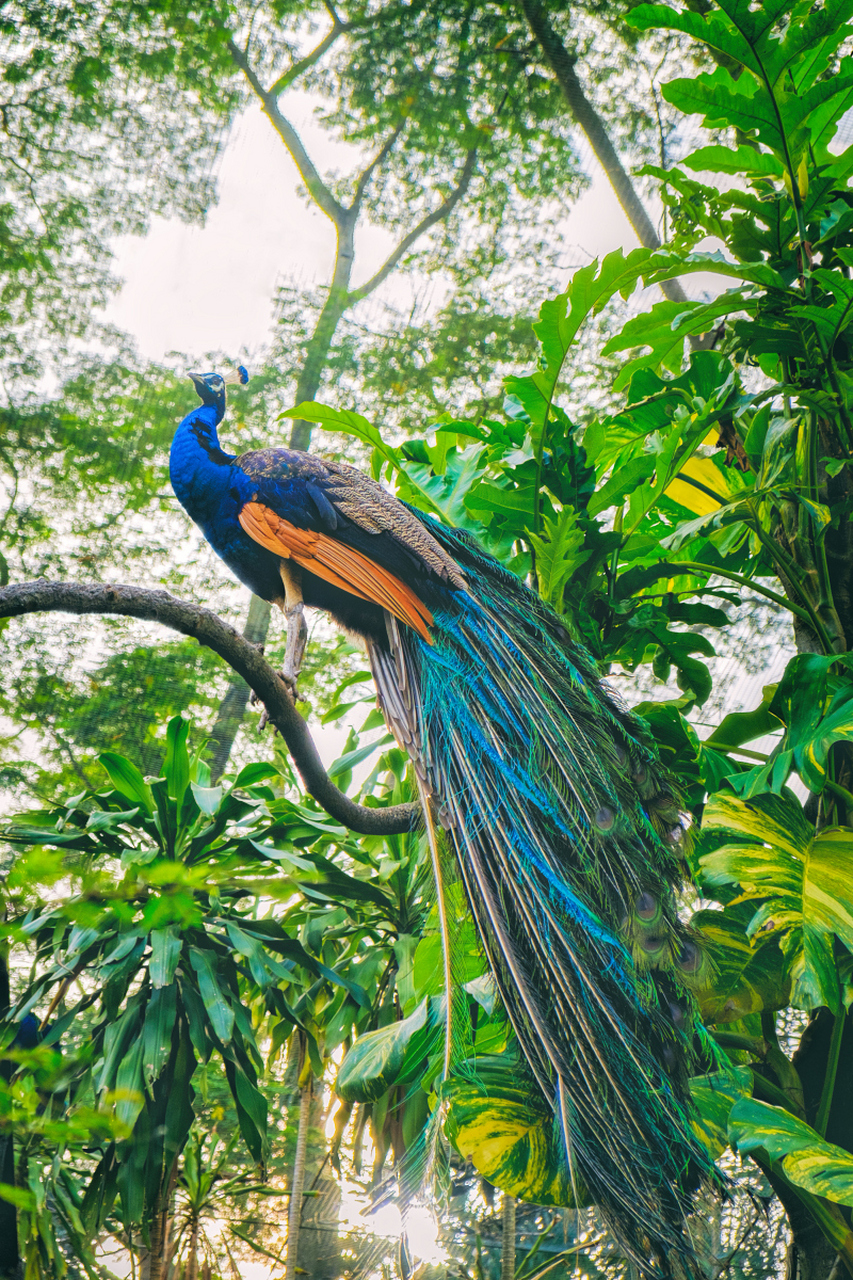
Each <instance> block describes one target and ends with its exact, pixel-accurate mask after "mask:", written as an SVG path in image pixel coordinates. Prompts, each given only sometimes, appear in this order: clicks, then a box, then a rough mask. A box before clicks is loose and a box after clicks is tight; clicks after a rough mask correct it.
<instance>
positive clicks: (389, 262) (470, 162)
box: [349, 147, 477, 306]
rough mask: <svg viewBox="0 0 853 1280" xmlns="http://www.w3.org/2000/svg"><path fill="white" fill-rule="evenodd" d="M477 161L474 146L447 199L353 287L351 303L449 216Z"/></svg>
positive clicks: (375, 286) (387, 272)
mask: <svg viewBox="0 0 853 1280" xmlns="http://www.w3.org/2000/svg"><path fill="white" fill-rule="evenodd" d="M476 163H477V148H476V147H472V148H471V150H470V151H468V152H467V153H466V155H465V163H464V164H463V166H462V172H461V174H460V175H459V181H458V182H457V184H456V186H455V187H454V188H453V190H452V191H451V193H450V195H449V196H448V197H447V199H446V200H443V201H442V203H441V204H440V205H439V206H438V208H437V209H434V210H433V211H432V213H428V214H427V215H426V217H425V218H421V220H420V222H419V223H418V224H417V226H415V227H413V228H412V230H411V231H410V232H409V234H408V235H407V236H404V237H403V239H402V240H401V241H400V243H399V244H398V245H397V247H396V249H394V250H393V252H392V253H390V254H389V256H388V257H387V258H386V259H385V261H384V263H383V264H382V266H381V267H380V268H379V270H378V271H377V272H376V274H375V275H372V276H371V277H370V279H369V280H367V281H366V282H365V283H364V284H363V285H360V286H359V288H358V289H353V290H352V292H351V293H350V295H349V305H350V306H354V305H355V304H356V303H357V302H361V300H362V298H366V297H367V295H368V294H370V293H372V292H373V290H374V289H376V288H378V286H379V285H380V284H381V283H382V281H383V280H384V279H385V278H386V277H387V276H389V275H390V274H391V272H392V271H393V270H394V268H395V267H396V265H397V263H398V262H399V261H400V259H401V258H402V257H403V255H404V254H405V253H406V252H407V251H408V250H409V249H410V248H411V246H412V245H413V244H414V243H415V241H416V240H417V239H418V238H419V237H420V236H422V235H423V234H424V232H426V231H429V229H430V227H434V226H435V224H436V223H437V222H441V221H442V220H443V219H444V218H446V217H448V216H449V215H450V214H451V213H452V212H453V210H454V209H455V208H456V206H457V204H458V203H459V201H460V200H461V199H462V197H463V196H464V194H465V192H466V191H467V190H468V186H469V184H470V182H471V179H472V178H473V176H474V168H475V166H476Z"/></svg>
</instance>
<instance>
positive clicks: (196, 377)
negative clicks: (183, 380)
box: [187, 373, 207, 395]
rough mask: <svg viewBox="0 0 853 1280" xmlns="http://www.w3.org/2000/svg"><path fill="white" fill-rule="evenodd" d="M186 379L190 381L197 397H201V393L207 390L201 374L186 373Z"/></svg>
mask: <svg viewBox="0 0 853 1280" xmlns="http://www.w3.org/2000/svg"><path fill="white" fill-rule="evenodd" d="M187 377H188V378H189V379H190V381H191V382H192V384H193V386H194V387H195V389H196V391H197V392H198V393H199V395H201V394H202V392H203V391H204V390H206V389H207V383H206V382H205V380H204V377H203V375H202V374H200V373H188V374H187Z"/></svg>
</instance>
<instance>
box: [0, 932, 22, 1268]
mask: <svg viewBox="0 0 853 1280" xmlns="http://www.w3.org/2000/svg"><path fill="white" fill-rule="evenodd" d="M10 1004H11V998H10V993H9V966H8V953H7V947H6V944H5V943H4V944H3V947H2V949H0V1018H5V1017H6V1015H7V1014H8V1012H9V1006H10ZM13 1067H14V1064H13V1063H12V1062H10V1061H9V1060H8V1059H7V1060H6V1061H4V1062H2V1063H0V1079H2V1080H5V1081H7V1082H8V1081H9V1080H11V1078H12V1070H13ZM0 1182H5V1183H6V1185H7V1186H12V1187H13V1186H14V1185H15V1147H14V1142H13V1139H12V1134H11V1133H5V1134H3V1136H2V1137H0ZM20 1264H21V1256H20V1252H19V1249H18V1211H17V1209H16V1208H15V1206H14V1205H13V1204H10V1203H9V1201H8V1200H0V1280H16V1277H17V1275H18V1271H19V1268H20Z"/></svg>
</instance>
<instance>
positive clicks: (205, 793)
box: [190, 782, 224, 818]
mask: <svg viewBox="0 0 853 1280" xmlns="http://www.w3.org/2000/svg"><path fill="white" fill-rule="evenodd" d="M190 786H191V787H192V793H193V797H194V798H195V802H196V804H197V805H198V807H199V809H200V810H201V812H202V813H203V814H204V816H205V817H206V818H213V817H215V816H216V814H217V813H218V812H219V806H220V805H221V804H222V796H223V794H224V791H223V788H222V787H200V786H199V785H198V783H197V782H191V783H190Z"/></svg>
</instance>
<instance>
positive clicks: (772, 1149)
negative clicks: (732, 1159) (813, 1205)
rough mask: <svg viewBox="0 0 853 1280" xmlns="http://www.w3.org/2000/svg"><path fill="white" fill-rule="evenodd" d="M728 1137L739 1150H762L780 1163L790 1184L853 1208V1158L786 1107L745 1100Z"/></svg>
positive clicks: (739, 1105)
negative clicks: (786, 1109)
mask: <svg viewBox="0 0 853 1280" xmlns="http://www.w3.org/2000/svg"><path fill="white" fill-rule="evenodd" d="M729 1138H730V1140H731V1142H732V1145H733V1146H737V1147H738V1149H739V1150H740V1151H743V1152H749V1151H754V1150H756V1148H759V1147H760V1148H763V1149H764V1150H765V1151H766V1152H767V1154H768V1155H769V1156H770V1157H771V1159H773V1160H781V1162H782V1168H783V1169H784V1171H785V1174H786V1176H787V1177H788V1178H789V1179H790V1181H791V1182H793V1183H794V1184H795V1185H796V1186H798V1187H803V1188H804V1189H805V1190H806V1191H810V1192H811V1193H812V1195H815V1196H825V1197H826V1199H827V1200H833V1201H835V1203H836V1204H846V1205H851V1206H853V1155H851V1153H850V1152H849V1151H845V1150H844V1148H843V1147H836V1146H835V1145H834V1143H832V1142H826V1141H825V1139H823V1138H822V1137H821V1136H820V1134H819V1133H816V1132H815V1130H814V1129H812V1128H811V1127H810V1126H809V1125H807V1124H806V1123H805V1121H804V1120H799V1119H798V1118H797V1117H796V1116H793V1115H791V1113H790V1112H789V1111H785V1110H784V1108H783V1107H773V1106H771V1105H770V1104H769V1103H767V1102H759V1101H758V1099H757V1098H742V1099H741V1100H740V1101H739V1102H737V1103H736V1104H735V1106H734V1107H732V1110H731V1113H730V1115H729Z"/></svg>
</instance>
